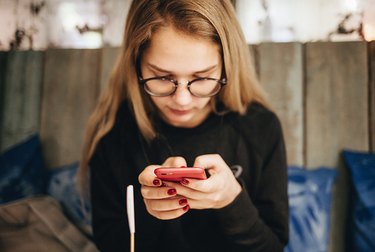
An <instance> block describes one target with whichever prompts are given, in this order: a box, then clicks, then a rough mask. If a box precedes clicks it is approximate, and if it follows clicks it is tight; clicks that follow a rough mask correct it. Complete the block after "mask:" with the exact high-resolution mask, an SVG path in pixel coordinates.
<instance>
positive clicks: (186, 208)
mask: <svg viewBox="0 0 375 252" xmlns="http://www.w3.org/2000/svg"><path fill="white" fill-rule="evenodd" d="M189 209H190V206H189V205H186V206H184V207H183V208H182V210H184V211H185V212H187V211H188V210H189Z"/></svg>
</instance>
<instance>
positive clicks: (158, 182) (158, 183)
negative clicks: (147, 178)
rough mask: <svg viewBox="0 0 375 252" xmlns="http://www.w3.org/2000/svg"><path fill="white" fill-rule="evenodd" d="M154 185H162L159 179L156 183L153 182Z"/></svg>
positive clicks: (155, 180)
mask: <svg viewBox="0 0 375 252" xmlns="http://www.w3.org/2000/svg"><path fill="white" fill-rule="evenodd" d="M152 183H153V184H154V185H160V180H158V179H154V181H152Z"/></svg>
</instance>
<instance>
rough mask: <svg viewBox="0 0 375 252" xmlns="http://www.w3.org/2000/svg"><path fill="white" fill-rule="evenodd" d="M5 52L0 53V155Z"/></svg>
mask: <svg viewBox="0 0 375 252" xmlns="http://www.w3.org/2000/svg"><path fill="white" fill-rule="evenodd" d="M7 56H8V53H7V52H1V51H0V153H1V152H2V147H1V146H2V140H3V134H2V132H3V129H2V128H3V122H4V118H3V114H4V102H5V101H4V99H5V76H6V72H7V66H6V62H7Z"/></svg>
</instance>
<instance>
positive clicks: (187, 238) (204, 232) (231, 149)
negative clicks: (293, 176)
mask: <svg viewBox="0 0 375 252" xmlns="http://www.w3.org/2000/svg"><path fill="white" fill-rule="evenodd" d="M155 124H156V128H157V131H158V137H157V139H155V140H154V141H152V142H151V143H147V142H146V141H145V140H144V139H143V138H142V136H141V134H140V132H139V129H138V127H137V125H136V122H135V119H134V116H133V115H132V113H131V112H130V110H129V109H128V105H127V103H125V102H124V103H123V104H122V106H121V107H120V109H119V112H118V115H117V118H116V122H115V125H114V126H113V128H112V130H111V131H110V132H109V133H108V134H107V135H106V136H104V137H103V138H102V139H101V141H100V142H99V144H98V145H97V148H96V151H95V153H94V155H93V157H92V159H91V161H90V171H91V187H90V188H91V200H92V208H93V231H94V240H95V243H96V244H97V246H98V248H99V249H100V250H101V251H129V247H130V245H129V242H130V239H129V237H130V235H129V228H128V221H127V215H126V196H125V195H126V187H127V186H128V185H130V184H132V185H134V197H135V199H134V200H135V217H136V222H135V223H136V235H135V240H136V245H135V248H136V251H142V252H143V251H163V252H168V251H182V252H183V251H205V252H207V251H216V252H217V251H247V252H249V251H271V252H277V251H283V248H284V246H285V245H286V243H287V241H288V197H287V169H286V167H287V166H286V156H285V147H284V140H283V135H282V130H281V126H280V122H279V120H278V118H277V117H276V115H275V114H274V113H272V112H270V111H268V110H267V109H265V108H264V107H262V106H260V105H257V104H253V105H251V106H250V107H249V108H248V111H247V113H246V115H245V116H240V115H238V114H236V113H228V114H226V115H224V116H218V115H214V114H212V115H210V116H209V117H208V118H207V119H206V120H205V121H204V122H203V123H202V124H201V125H199V126H198V127H196V128H177V127H173V126H170V125H168V124H166V123H163V122H162V121H157V122H155ZM213 153H217V154H220V155H221V157H222V158H223V159H224V160H225V162H226V163H227V164H228V166H229V167H231V169H232V170H233V172H234V173H235V175H236V177H237V179H238V181H239V182H240V183H241V185H242V192H241V193H240V194H239V195H238V196H237V198H236V199H235V200H234V201H233V202H232V203H231V204H229V205H228V206H226V207H224V208H222V209H208V210H194V209H191V210H189V211H188V212H187V213H186V214H184V215H183V216H181V217H180V218H178V219H174V220H167V221H166V220H158V219H156V218H155V217H153V216H151V215H150V214H149V213H148V212H147V210H146V207H145V204H144V202H143V199H142V195H141V193H140V185H139V182H138V175H139V174H140V173H141V172H142V170H143V169H144V168H145V167H146V166H148V165H150V164H161V163H163V162H164V160H165V159H167V158H168V157H169V156H182V157H184V158H185V159H186V160H187V163H188V165H190V166H191V165H192V164H193V163H194V159H195V157H197V156H199V155H202V154H213Z"/></svg>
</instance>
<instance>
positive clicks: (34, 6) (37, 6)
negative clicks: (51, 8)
mask: <svg viewBox="0 0 375 252" xmlns="http://www.w3.org/2000/svg"><path fill="white" fill-rule="evenodd" d="M45 6H46V2H45V1H41V2H40V3H31V4H30V13H31V15H33V16H38V14H39V12H40V11H41V10H42V9H43V8H44V7H45Z"/></svg>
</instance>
